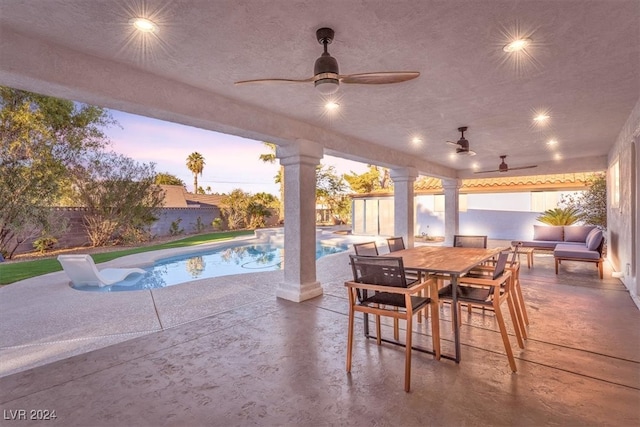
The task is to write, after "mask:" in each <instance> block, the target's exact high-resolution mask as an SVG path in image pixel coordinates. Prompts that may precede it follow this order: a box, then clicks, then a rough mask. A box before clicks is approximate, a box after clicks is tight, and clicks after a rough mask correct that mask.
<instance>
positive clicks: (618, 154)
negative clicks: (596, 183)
mask: <svg viewBox="0 0 640 427" xmlns="http://www.w3.org/2000/svg"><path fill="white" fill-rule="evenodd" d="M638 143H640V99H639V100H638V102H637V103H636V105H635V107H634V109H633V111H632V112H631V114H630V115H629V119H628V120H627V122H626V123H625V125H624V127H623V128H622V130H621V131H620V135H619V136H618V138H617V140H616V143H615V145H614V147H613V148H612V149H611V151H610V152H609V156H608V166H609V168H610V167H611V166H612V165H613V164H614V163H615V162H616V161H619V162H620V203H619V207H617V208H614V207H612V206H611V188H612V187H611V182H610V180H609V178H610V175H609V176H608V188H607V190H608V195H609V197H608V200H607V222H608V242H609V251H608V257H609V260H610V261H611V264H612V265H613V266H614V269H615V270H616V271H619V272H621V273H622V274H623V276H622V277H621V280H622V281H623V283H624V284H625V286H626V287H627V288H628V289H629V291H630V292H631V294H632V295H633V296H634V297H635V300H636V302H637V303H638V301H640V299H639V298H638V295H640V294H639V292H640V289H638V280H637V278H638V265H639V263H640V261H639V260H638V252H639V250H640V249H639V248H638V235H637V230H638V218H637V217H638V214H639V213H638V206H637V203H638V202H637V199H638V176H637V168H638V164H640V160H639V157H638V156H639V153H638V152H639V151H640V150H639V149H638Z"/></svg>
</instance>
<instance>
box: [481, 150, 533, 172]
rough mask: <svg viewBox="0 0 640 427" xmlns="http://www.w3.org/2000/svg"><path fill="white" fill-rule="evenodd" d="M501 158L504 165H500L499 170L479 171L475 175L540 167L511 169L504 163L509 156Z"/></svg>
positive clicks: (530, 166) (531, 166)
mask: <svg viewBox="0 0 640 427" xmlns="http://www.w3.org/2000/svg"><path fill="white" fill-rule="evenodd" d="M500 158H501V159H502V163H500V166H498V169H495V170H491V171H478V172H474V173H488V172H509V171H513V170H518V169H531V168H537V167H538V165H529V166H519V167H517V168H510V167H509V165H507V163H506V162H505V161H504V159H506V158H507V155H506V154H505V155H502V156H500Z"/></svg>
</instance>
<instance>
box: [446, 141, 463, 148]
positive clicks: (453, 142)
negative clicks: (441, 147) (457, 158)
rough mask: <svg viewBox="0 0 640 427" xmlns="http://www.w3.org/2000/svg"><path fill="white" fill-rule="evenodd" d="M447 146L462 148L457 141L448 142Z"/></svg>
mask: <svg viewBox="0 0 640 427" xmlns="http://www.w3.org/2000/svg"><path fill="white" fill-rule="evenodd" d="M447 144H449V145H453V146H454V147H459V146H460V144H458V143H457V142H455V141H447Z"/></svg>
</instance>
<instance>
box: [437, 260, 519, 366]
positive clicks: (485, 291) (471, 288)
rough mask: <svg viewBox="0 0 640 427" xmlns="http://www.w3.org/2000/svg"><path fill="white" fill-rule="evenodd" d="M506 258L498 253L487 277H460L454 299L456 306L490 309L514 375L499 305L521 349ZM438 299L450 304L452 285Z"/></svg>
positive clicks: (510, 277) (440, 293) (446, 287)
mask: <svg viewBox="0 0 640 427" xmlns="http://www.w3.org/2000/svg"><path fill="white" fill-rule="evenodd" d="M508 256H509V254H508V253H506V252H503V253H501V254H500V255H499V256H498V260H497V262H496V266H495V269H494V270H493V271H492V272H491V274H490V275H487V277H468V276H463V277H461V278H460V279H459V282H458V286H457V299H458V302H461V303H467V304H472V305H474V306H486V307H491V308H492V309H493V311H494V312H495V316H496V322H497V323H498V328H499V329H500V335H501V336H502V342H503V344H504V349H505V351H506V353H507V358H508V359H509V366H510V367H511V370H512V371H513V372H516V371H517V368H516V362H515V359H514V357H513V351H512V349H511V343H510V342H509V335H508V334H507V328H506V324H505V321H504V315H503V314H502V310H501V309H500V306H501V304H502V303H503V302H506V303H507V307H508V308H509V314H510V315H511V321H512V322H513V323H514V330H515V333H516V338H517V340H518V346H519V347H520V348H524V343H523V341H522V335H521V333H520V328H519V326H518V325H517V316H516V312H515V306H514V298H513V295H512V288H513V281H512V273H511V271H509V270H507V269H506V268H505V267H506V264H507V258H508ZM438 296H439V298H440V299H442V300H447V301H452V300H453V291H452V286H451V284H449V285H447V286H445V287H444V288H442V289H440V291H438ZM452 309H459V307H457V308H456V307H452ZM458 318H460V316H458Z"/></svg>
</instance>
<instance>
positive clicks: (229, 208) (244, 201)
mask: <svg viewBox="0 0 640 427" xmlns="http://www.w3.org/2000/svg"><path fill="white" fill-rule="evenodd" d="M249 199H250V195H249V194H248V193H245V192H244V191H242V190H241V189H239V188H236V189H235V190H233V191H232V192H231V193H229V194H228V195H226V196H225V197H223V198H222V200H220V210H221V211H222V214H223V215H224V216H225V218H226V220H227V226H228V227H229V229H230V230H237V229H239V228H243V227H245V226H246V214H247V208H248V207H249Z"/></svg>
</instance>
